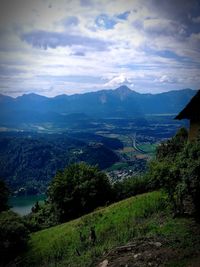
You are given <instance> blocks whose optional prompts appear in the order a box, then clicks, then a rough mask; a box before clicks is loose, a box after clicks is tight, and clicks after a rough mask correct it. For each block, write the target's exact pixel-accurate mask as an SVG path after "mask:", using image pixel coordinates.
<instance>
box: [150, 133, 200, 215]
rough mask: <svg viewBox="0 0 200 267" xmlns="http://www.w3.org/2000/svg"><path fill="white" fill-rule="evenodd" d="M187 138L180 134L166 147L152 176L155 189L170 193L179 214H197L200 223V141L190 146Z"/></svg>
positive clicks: (151, 172) (158, 153)
mask: <svg viewBox="0 0 200 267" xmlns="http://www.w3.org/2000/svg"><path fill="white" fill-rule="evenodd" d="M186 137H187V135H186V132H185V131H184V130H180V131H179V132H178V133H177V134H176V136H175V137H173V138H172V139H171V140H169V141H167V142H166V143H165V144H162V145H161V146H160V147H159V148H158V151H157V157H156V160H154V161H153V162H151V163H150V166H149V173H148V175H149V177H150V179H151V182H152V183H153V184H154V186H155V187H157V188H163V189H164V190H165V191H166V192H167V194H168V196H169V199H170V201H171V202H172V204H173V207H174V212H175V213H176V214H177V213H179V214H183V213H185V212H190V213H191V212H192V210H193V215H195V217H196V219H198V220H200V138H198V139H197V140H193V141H191V142H189V141H187V139H186ZM192 207H193V209H192Z"/></svg>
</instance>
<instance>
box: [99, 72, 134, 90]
mask: <svg viewBox="0 0 200 267" xmlns="http://www.w3.org/2000/svg"><path fill="white" fill-rule="evenodd" d="M120 85H127V86H130V87H133V86H134V84H133V81H132V79H130V78H127V77H126V74H125V73H120V74H119V75H117V76H115V77H113V78H112V79H111V80H109V81H108V82H107V83H105V84H104V85H103V86H104V87H105V88H116V87H118V86H120Z"/></svg>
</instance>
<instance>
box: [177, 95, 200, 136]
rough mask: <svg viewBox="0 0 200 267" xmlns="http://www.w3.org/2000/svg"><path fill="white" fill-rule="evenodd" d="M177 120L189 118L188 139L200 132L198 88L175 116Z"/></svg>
mask: <svg viewBox="0 0 200 267" xmlns="http://www.w3.org/2000/svg"><path fill="white" fill-rule="evenodd" d="M175 119H177V120H182V119H188V120H190V129H189V140H194V139H195V138H196V137H197V135H198V133H199V132H200V90H198V92H197V94H196V95H195V96H194V97H193V98H192V99H191V100H190V102H189V103H188V104H187V105H186V107H185V108H184V109H183V110H182V111H181V112H180V113H179V114H178V115H177V116H176V117H175Z"/></svg>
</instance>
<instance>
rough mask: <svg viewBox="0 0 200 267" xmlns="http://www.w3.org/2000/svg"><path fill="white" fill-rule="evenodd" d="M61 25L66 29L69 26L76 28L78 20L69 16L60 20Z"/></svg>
mask: <svg viewBox="0 0 200 267" xmlns="http://www.w3.org/2000/svg"><path fill="white" fill-rule="evenodd" d="M62 23H63V25H64V26H65V27H66V28H67V27H69V26H77V25H78V24H79V19H78V18H77V17H76V16H70V17H67V18H65V19H63V20H62Z"/></svg>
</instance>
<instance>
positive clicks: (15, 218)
mask: <svg viewBox="0 0 200 267" xmlns="http://www.w3.org/2000/svg"><path fill="white" fill-rule="evenodd" d="M28 236H29V232H28V230H27V228H26V226H25V223H24V221H23V219H22V218H21V217H20V216H19V215H17V214H16V213H14V212H13V211H3V212H1V214H0V240H1V242H0V255H1V258H0V265H1V263H5V262H8V261H10V260H12V259H13V258H14V257H16V256H17V255H18V254H19V253H20V252H22V251H23V250H24V248H25V247H26V244H27V241H28Z"/></svg>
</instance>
